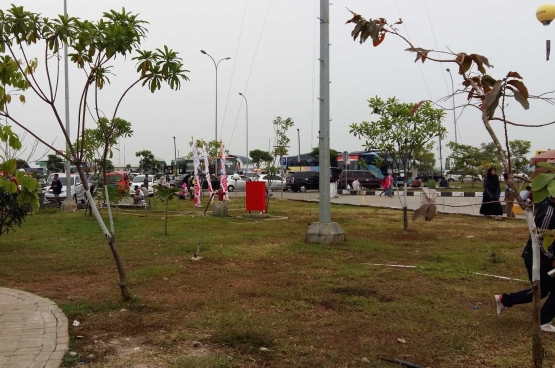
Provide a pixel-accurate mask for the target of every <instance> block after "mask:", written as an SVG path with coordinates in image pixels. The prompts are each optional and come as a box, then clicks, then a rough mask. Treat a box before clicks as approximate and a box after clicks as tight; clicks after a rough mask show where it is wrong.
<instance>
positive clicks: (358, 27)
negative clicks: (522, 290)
mask: <svg viewBox="0 0 555 368" xmlns="http://www.w3.org/2000/svg"><path fill="white" fill-rule="evenodd" d="M351 13H352V15H353V17H352V18H351V19H349V20H348V21H347V23H353V24H354V26H355V27H354V29H353V31H352V32H351V36H352V37H353V39H354V40H356V39H357V38H358V39H359V40H360V43H361V44H362V43H364V42H365V41H366V40H367V39H368V38H371V39H372V43H373V45H374V47H376V46H379V45H380V44H381V43H382V42H383V41H384V39H385V36H386V34H391V35H394V36H396V37H399V38H401V39H402V40H404V41H405V42H406V43H407V45H408V46H409V48H407V49H406V51H409V52H413V53H415V54H416V59H415V62H418V61H421V62H422V63H424V62H425V61H426V60H430V61H434V62H438V63H451V64H455V65H457V66H458V69H459V75H460V76H461V78H462V85H463V87H464V88H463V89H461V90H460V91H457V92H455V93H465V94H467V99H468V103H467V104H466V105H464V106H463V108H465V107H468V106H469V107H474V108H476V109H477V110H478V111H479V112H480V115H481V119H482V122H483V124H484V127H485V128H486V130H487V132H488V133H489V135H490V137H491V139H492V142H493V144H494V145H495V147H496V149H497V155H498V157H499V160H500V162H501V165H502V167H503V169H504V170H505V172H506V173H507V174H508V180H507V182H506V185H508V186H509V187H510V188H511V190H512V191H513V192H514V193H515V197H516V200H517V202H518V203H519V204H520V205H521V206H522V207H523V208H525V216H526V221H527V223H528V229H529V232H530V239H531V243H532V253H533V265H532V270H531V281H532V295H533V300H534V313H533V317H534V318H533V320H534V323H533V337H532V362H533V365H534V367H535V368H537V367H541V366H542V364H543V348H542V344H541V336H540V313H539V311H540V308H539V305H540V301H541V294H540V249H541V246H542V244H541V242H542V234H543V230H538V228H536V224H535V220H534V214H533V212H532V209H531V208H529V207H527V206H526V205H525V203H524V202H523V201H522V198H520V195H519V194H518V191H517V188H516V185H515V182H514V177H513V170H512V162H511V147H510V144H509V137H508V133H507V125H514V126H524V127H540V126H547V125H551V124H555V122H550V123H547V124H541V125H527V124H518V123H514V122H512V121H509V120H508V119H507V118H506V116H505V106H506V104H505V99H506V98H514V99H515V100H516V101H517V102H518V103H520V104H521V105H522V107H523V108H524V109H525V110H528V108H529V107H530V104H529V101H528V100H529V99H530V98H535V99H540V100H550V99H548V98H546V97H545V96H532V95H530V94H529V92H528V89H527V88H526V86H525V84H524V82H523V78H522V76H521V75H520V74H519V73H518V72H513V71H511V72H509V73H507V74H506V75H505V76H504V77H502V78H501V79H495V78H493V77H492V76H490V75H488V74H487V73H486V67H487V68H491V67H492V65H491V64H490V62H489V60H488V58H486V57H485V56H483V55H479V54H468V53H465V52H459V53H455V52H452V51H434V50H428V49H424V48H421V47H415V46H414V45H413V44H412V43H411V42H410V41H409V40H408V39H407V38H406V37H405V36H403V35H401V34H400V33H399V31H398V30H397V29H396V28H395V26H396V25H397V24H401V23H402V21H401V20H399V21H397V22H395V23H394V24H389V23H388V22H387V20H386V19H385V18H375V19H369V20H366V19H365V18H363V17H362V16H361V15H360V14H356V13H354V12H351ZM437 53H440V55H442V57H443V58H439V57H434V55H435V54H437ZM473 67H474V68H473ZM499 106H501V108H500V111H501V116H495V113H496V111H497V110H498V107H499ZM418 107H419V105H416V106H415V109H414V110H415V111H416V110H417V109H418ZM455 108H456V107H455ZM492 121H500V122H502V123H503V125H504V128H505V129H504V133H505V137H504V138H505V139H504V143H505V149H504V148H503V144H502V143H501V140H500V139H499V137H498V136H497V134H496V133H495V131H494V130H493V128H492V125H491V122H492ZM505 150H506V151H505ZM554 171H555V170H554ZM551 183H554V184H551ZM532 190H533V191H534V200H535V201H544V200H545V199H546V198H547V197H548V195H552V196H553V195H555V173H553V172H551V173H543V174H539V175H538V176H537V177H536V178H535V179H534V182H533V183H532Z"/></svg>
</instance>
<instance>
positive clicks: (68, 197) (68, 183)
mask: <svg viewBox="0 0 555 368" xmlns="http://www.w3.org/2000/svg"><path fill="white" fill-rule="evenodd" d="M64 16H67V0H64ZM68 73H69V61H68V55H67V43H64V79H65V81H64V83H65V103H66V105H65V110H66V111H65V120H66V132H67V136H68V137H71V135H70V133H69V75H68ZM67 154H69V142H67V143H66V155H67ZM66 194H67V195H66V200H67V201H68V202H67V203H68V204H69V203H70V202H69V201H72V200H73V196H72V195H71V161H70V160H66Z"/></svg>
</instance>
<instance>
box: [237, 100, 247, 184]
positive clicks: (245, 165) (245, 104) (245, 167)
mask: <svg viewBox="0 0 555 368" xmlns="http://www.w3.org/2000/svg"><path fill="white" fill-rule="evenodd" d="M239 95H240V96H241V97H243V98H244V99H245V105H246V111H247V132H246V133H245V136H246V137H245V138H246V139H247V154H246V155H245V156H247V164H246V165H245V175H246V174H247V172H248V171H249V101H248V100H247V96H245V95H244V94H242V93H239Z"/></svg>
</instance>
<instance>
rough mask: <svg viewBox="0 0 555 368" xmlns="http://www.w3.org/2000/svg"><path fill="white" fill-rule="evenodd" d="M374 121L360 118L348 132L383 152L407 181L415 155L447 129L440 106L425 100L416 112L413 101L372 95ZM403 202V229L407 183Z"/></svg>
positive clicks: (367, 147)
mask: <svg viewBox="0 0 555 368" xmlns="http://www.w3.org/2000/svg"><path fill="white" fill-rule="evenodd" d="M368 106H369V107H370V111H371V113H372V114H373V115H377V116H379V118H378V119H377V120H376V121H363V122H362V123H354V124H351V125H350V133H351V134H353V135H354V136H355V137H359V138H363V139H365V140H366V141H365V143H364V145H365V146H366V149H368V150H378V151H380V152H382V153H384V154H386V155H387V156H388V158H389V162H390V164H391V166H392V168H393V170H394V171H397V172H402V173H403V174H404V178H405V179H404V180H405V181H406V180H407V178H408V176H409V173H410V170H411V167H412V165H413V163H414V162H415V159H416V154H417V153H419V152H420V151H421V150H422V149H424V148H425V147H426V146H427V144H428V142H430V141H431V140H432V139H433V138H435V137H437V136H438V135H439V134H445V132H446V130H445V128H444V127H443V126H442V125H441V121H442V120H443V117H444V115H445V112H444V111H443V110H442V109H436V108H433V107H432V105H431V104H430V103H425V104H424V105H423V106H421V107H420V109H418V111H417V112H416V113H412V111H413V109H414V106H415V104H410V103H401V102H399V100H397V99H396V98H395V97H391V98H388V99H387V100H383V99H381V98H380V97H373V98H371V99H370V100H368ZM404 188H405V201H404V204H403V218H404V230H405V231H407V230H408V217H407V190H406V189H407V186H406V185H404Z"/></svg>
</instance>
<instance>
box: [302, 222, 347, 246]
mask: <svg viewBox="0 0 555 368" xmlns="http://www.w3.org/2000/svg"><path fill="white" fill-rule="evenodd" d="M344 240H345V234H344V233H343V229H341V226H339V224H338V223H337V222H326V223H320V222H315V223H313V224H312V225H310V227H309V228H308V230H307V231H306V242H307V243H318V244H336V243H342V242H343V241H344Z"/></svg>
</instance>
